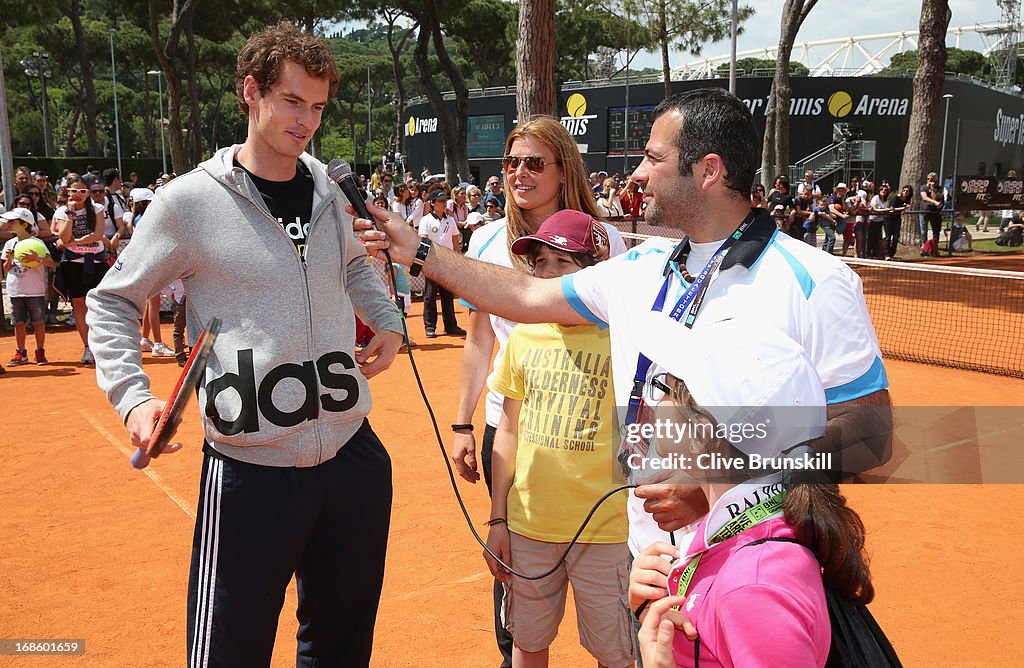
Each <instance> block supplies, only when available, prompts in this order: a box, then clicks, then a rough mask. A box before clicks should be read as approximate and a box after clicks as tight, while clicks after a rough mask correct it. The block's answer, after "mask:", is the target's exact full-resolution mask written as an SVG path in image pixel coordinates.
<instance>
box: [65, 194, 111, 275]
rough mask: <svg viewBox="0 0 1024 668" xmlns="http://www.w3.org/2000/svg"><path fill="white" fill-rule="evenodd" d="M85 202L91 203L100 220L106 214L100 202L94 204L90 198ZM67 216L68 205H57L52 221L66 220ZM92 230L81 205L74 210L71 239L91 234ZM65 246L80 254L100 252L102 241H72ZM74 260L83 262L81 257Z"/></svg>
mask: <svg viewBox="0 0 1024 668" xmlns="http://www.w3.org/2000/svg"><path fill="white" fill-rule="evenodd" d="M86 204H91V205H92V208H93V211H95V212H96V216H97V217H98V218H99V219H100V220H103V219H104V216H105V215H106V213H105V210H104V208H103V206H102V205H101V204H96V203H95V202H93V201H92V200H89V201H88V202H86ZM68 217H69V214H68V207H67V206H61V207H58V208H57V210H56V211H55V212H54V214H53V220H54V222H56V221H58V220H59V221H65V220H68ZM93 231H94V230H93V228H91V227H90V226H89V218H88V216H87V215H86V211H85V207H84V206H83V207H82V208H81V209H79V210H78V211H75V214H74V222H73V223H72V225H71V238H72V239H80V238H81V237H85V236H88V235H90V234H92V233H93ZM65 248H66V249H68V250H70V251H72V252H75V253H80V254H85V253H100V252H102V251H103V242H102V241H96V242H94V243H91V244H74V243H72V244H68V245H67V246H65ZM74 261H75V262H85V260H83V259H81V258H79V259H78V260H74Z"/></svg>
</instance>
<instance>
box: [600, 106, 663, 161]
mask: <svg viewBox="0 0 1024 668" xmlns="http://www.w3.org/2000/svg"><path fill="white" fill-rule="evenodd" d="M656 106H657V105H653V104H652V105H644V106H640V105H638V106H635V107H634V106H630V107H629V154H630V155H643V152H644V146H646V144H647V139H648V138H649V137H650V136H651V126H652V125H653V124H654V109H655V107H656ZM625 121H626V108H625V107H609V108H608V155H622V154H623V150H624V145H625V141H624V135H625V130H626V123H625Z"/></svg>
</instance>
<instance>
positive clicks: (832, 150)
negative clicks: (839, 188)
mask: <svg viewBox="0 0 1024 668" xmlns="http://www.w3.org/2000/svg"><path fill="white" fill-rule="evenodd" d="M877 151H878V142H877V141H875V140H873V139H872V140H865V139H855V140H853V141H845V142H841V143H838V144H829V145H828V146H824V147H822V148H820V149H818V150H817V151H815V152H814V153H811V154H810V155H808V156H806V157H803V158H800V159H799V160H797V161H796V162H795V163H793V164H791V165H790V166H789V170H788V171H789V182H790V183H794V184H795V183H800V182H801V181H803V180H804V173H805V172H806V171H807V170H811V171H812V172H814V180H815V181H820V180H821V179H824V178H826V177H828V176H831V175H832V174H835V173H837V172H840V173H841V174H842V177H841V180H846V179H847V175H848V174H850V173H851V172H852V171H856V172H857V173H862V172H863V173H866V174H873V173H874V169H875V168H874V165H875V155H876V153H877ZM771 178H772V179H774V178H775V177H774V175H773V176H772V177H771ZM754 181H758V182H760V183H764V184H765V186H766V187H768V188H770V187H771V183H766V182H765V181H764V180H763V179H762V178H761V170H760V169H759V170H757V171H756V172H755V173H754Z"/></svg>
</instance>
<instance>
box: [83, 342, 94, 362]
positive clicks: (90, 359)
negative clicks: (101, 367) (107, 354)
mask: <svg viewBox="0 0 1024 668" xmlns="http://www.w3.org/2000/svg"><path fill="white" fill-rule="evenodd" d="M95 363H96V358H95V357H93V356H92V351H91V350H89V346H86V347H85V351H83V352H82V364H95Z"/></svg>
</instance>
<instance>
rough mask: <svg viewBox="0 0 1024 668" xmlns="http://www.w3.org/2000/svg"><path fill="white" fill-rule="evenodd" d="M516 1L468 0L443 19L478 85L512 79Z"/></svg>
mask: <svg viewBox="0 0 1024 668" xmlns="http://www.w3.org/2000/svg"><path fill="white" fill-rule="evenodd" d="M516 12H517V8H516V5H515V4H513V3H511V2H506V1H505V0H469V1H468V2H466V3H465V4H464V5H462V7H461V8H460V10H459V11H458V12H455V13H453V14H452V15H451V17H449V18H448V19H447V21H446V22H445V33H447V34H448V35H449V36H451V37H453V38H455V42H456V44H457V50H458V51H459V53H461V54H462V55H463V56H464V57H465V58H466V63H467V65H468V66H469V68H468V69H469V71H468V72H466V73H465V74H466V76H467V78H468V77H473V78H475V79H476V81H477V82H478V84H479V86H480V87H481V88H489V87H492V86H507V85H511V84H514V83H515V80H516V70H515V58H514V54H515V47H516V39H515V33H513V32H512V29H511V28H512V26H513V25H516Z"/></svg>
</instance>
